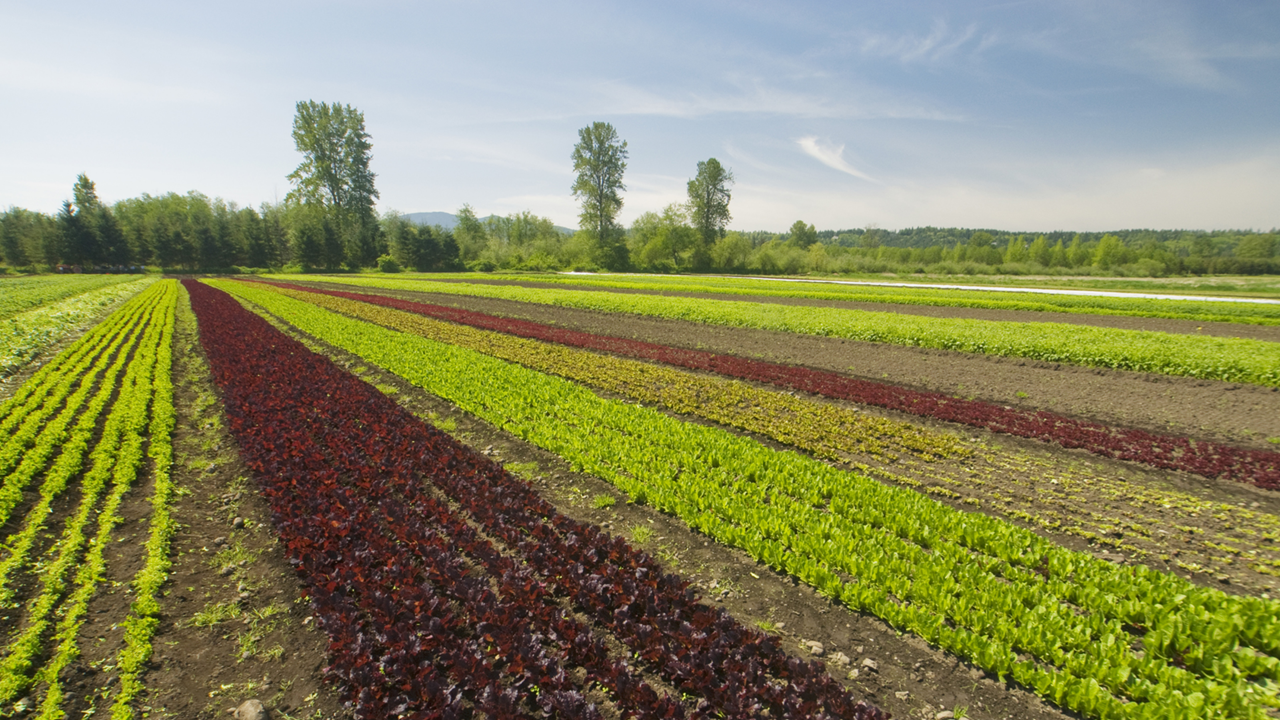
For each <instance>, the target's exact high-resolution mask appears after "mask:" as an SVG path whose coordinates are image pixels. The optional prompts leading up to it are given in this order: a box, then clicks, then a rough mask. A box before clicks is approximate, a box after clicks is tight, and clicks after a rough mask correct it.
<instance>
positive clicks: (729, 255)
mask: <svg viewBox="0 0 1280 720" xmlns="http://www.w3.org/2000/svg"><path fill="white" fill-rule="evenodd" d="M72 196H73V199H71V200H68V201H67V202H66V203H64V204H63V206H62V209H61V210H60V211H59V212H58V213H57V214H55V215H52V216H51V215H48V214H45V213H41V212H38V211H33V210H27V209H23V208H18V207H10V208H9V209H8V210H7V211H4V212H3V213H0V256H3V260H4V263H5V265H6V266H7V267H8V268H10V269H14V270H17V269H21V270H41V269H43V270H56V269H57V268H58V267H59V266H61V267H63V268H64V269H67V268H74V267H79V268H81V269H84V270H93V269H94V268H101V269H104V270H105V269H109V268H129V267H135V266H151V267H158V268H161V269H164V270H174V271H183V272H193V271H197V270H200V271H223V272H234V271H248V270H251V269H274V270H285V271H297V272H305V271H312V270H317V271H319V270H327V271H343V270H346V271H356V270H360V269H368V268H378V269H381V270H383V271H397V270H417V271H425V272H429V271H446V270H461V269H464V268H465V269H471V270H480V271H488V270H593V269H602V267H603V263H601V262H599V257H598V254H597V248H596V244H595V238H594V237H592V236H590V234H588V233H584V232H581V231H579V232H578V233H573V234H567V233H564V232H563V231H562V230H560V229H557V228H556V226H555V223H553V222H552V221H551V220H550V219H548V218H544V217H539V216H537V215H535V214H533V213H531V212H528V211H526V212H520V213H513V214H510V215H506V216H489V217H487V218H478V217H477V216H476V214H475V212H474V211H473V210H472V209H471V208H470V207H469V206H464V207H463V208H461V209H460V210H459V211H458V212H457V218H458V222H457V225H456V226H454V227H453V228H443V227H441V226H438V225H437V226H428V225H418V224H415V223H413V222H411V221H410V220H408V219H406V218H405V217H404V216H403V215H402V214H400V213H397V212H388V213H384V214H383V215H382V217H381V218H379V219H378V221H377V226H376V230H375V231H373V232H372V233H370V235H371V236H372V237H371V242H365V243H358V242H356V241H355V239H354V238H353V237H351V235H352V234H351V233H349V232H344V231H343V227H342V224H341V223H339V222H337V221H335V219H334V218H333V217H332V216H331V215H330V214H328V213H326V212H324V210H323V209H322V208H319V207H317V206H315V205H310V204H306V203H295V202H290V201H288V200H286V201H285V202H281V203H276V204H272V203H263V204H261V205H260V206H258V207H257V208H254V207H240V206H238V205H237V204H236V203H234V202H227V201H225V200H223V199H221V198H209V197H208V196H206V195H203V194H201V193H199V192H189V193H187V194H185V195H179V194H177V193H168V194H165V195H160V196H152V195H145V194H144V195H141V196H138V197H134V198H129V199H126V200H121V201H119V202H116V203H114V204H110V205H108V204H106V203H103V202H102V201H101V200H99V198H98V195H97V191H96V188H95V186H94V183H93V182H92V181H91V180H89V178H87V177H85V176H83V175H82V176H80V178H78V179H77V181H76V183H75V185H74V187H73V188H72ZM621 235H622V237H621V239H622V240H623V241H624V242H625V245H626V249H627V259H628V261H629V262H628V265H627V267H626V268H610V269H630V270H636V271H642V272H660V273H663V272H693V271H697V272H713V273H715V272H723V273H755V274H765V275H772V274H810V273H814V274H857V273H885V272H889V273H902V274H912V273H922V274H930V275H991V274H1005V275H1027V274H1052V275H1104V276H1105V275H1110V276H1133V277H1164V276H1173V275H1208V274H1234V275H1266V274H1278V273H1280V258H1278V257H1277V249H1280V247H1278V246H1280V243H1278V242H1277V235H1276V232H1275V231H1274V230H1273V231H1271V232H1254V231H1248V230H1240V231H1236V230H1216V231H1170V230H1161V231H1157V230H1123V231H1113V232H1106V233H1075V232H1054V233H1044V234H1039V233H1037V234H1031V233H1018V232H1006V231H1001V230H991V229H979V230H975V229H964V228H935V227H925V228H906V229H903V230H898V231H893V230H883V229H879V228H875V227H868V228H858V229H852V230H822V231H819V230H816V229H815V228H814V227H813V226H812V225H808V224H806V223H804V222H801V221H797V222H796V223H795V225H793V226H792V227H791V228H790V230H789V231H788V232H785V233H771V232H763V231H757V232H739V231H732V230H731V231H728V232H726V233H724V234H723V235H722V236H721V237H719V238H716V239H715V240H714V241H712V242H710V243H706V242H704V241H703V238H702V236H701V235H700V234H699V233H698V232H697V231H696V230H695V228H694V227H693V225H692V224H691V222H690V219H689V217H688V212H687V210H686V209H685V208H684V207H682V206H681V205H678V204H673V205H670V206H668V207H667V208H666V209H664V210H663V211H662V212H661V213H657V212H648V213H644V214H642V215H641V216H640V217H638V218H637V219H636V220H635V221H634V222H633V223H632V224H631V226H630V227H629V228H625V229H624V230H623V232H622V233H621Z"/></svg>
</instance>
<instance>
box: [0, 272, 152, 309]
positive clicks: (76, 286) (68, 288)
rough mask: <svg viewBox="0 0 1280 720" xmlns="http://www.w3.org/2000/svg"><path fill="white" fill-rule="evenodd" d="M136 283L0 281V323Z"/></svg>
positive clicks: (119, 278) (116, 278) (72, 278)
mask: <svg viewBox="0 0 1280 720" xmlns="http://www.w3.org/2000/svg"><path fill="white" fill-rule="evenodd" d="M137 279H138V276H137V275H38V276H36V277H30V278H21V279H16V280H0V319H4V318H7V317H9V316H11V315H16V314H17V313H20V312H22V311H24V310H29V309H31V308H34V307H37V306H40V305H44V304H45V303H51V302H54V301H57V300H61V299H62V298H65V297H71V296H72V295H79V294H80V293H85V292H89V291H91V290H96V289H98V288H100V287H107V286H110V285H118V284H120V283H122V282H128V281H131V280H137Z"/></svg>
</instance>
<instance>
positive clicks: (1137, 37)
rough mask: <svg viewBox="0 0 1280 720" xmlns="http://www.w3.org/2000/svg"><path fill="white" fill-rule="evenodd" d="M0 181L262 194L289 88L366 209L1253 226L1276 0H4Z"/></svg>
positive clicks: (1276, 113)
mask: <svg viewBox="0 0 1280 720" xmlns="http://www.w3.org/2000/svg"><path fill="white" fill-rule="evenodd" d="M0 27H3V28H4V36H5V40H4V42H3V43H0V207H9V206H18V207H25V208H28V209H31V210H39V211H42V212H46V213H54V212H56V211H57V210H58V208H59V207H60V206H61V204H62V202H63V201H64V200H66V199H68V198H70V196H71V187H72V185H73V184H74V182H75V179H76V176H77V175H79V174H80V173H85V174H87V175H88V176H89V178H90V179H92V180H93V181H94V182H95V183H96V185H97V190H98V194H99V196H100V197H102V198H103V199H104V200H106V201H108V202H114V201H117V200H121V199H125V198H129V197H134V196H137V195H140V194H142V193H149V194H151V195H161V194H164V193H167V192H178V193H185V192H188V191H193V190H194V191H199V192H202V193H204V194H205V195H208V196H210V197H221V198H224V199H226V200H227V201H229V202H235V203H238V204H239V205H241V206H244V205H254V206H256V205H258V204H260V203H262V202H264V201H267V202H275V201H278V200H281V199H283V198H284V196H285V194H286V193H287V192H288V191H289V189H290V185H289V181H288V179H287V175H288V174H289V173H290V172H292V171H293V170H294V168H296V167H297V165H298V163H299V162H300V160H301V156H300V155H299V154H298V152H297V150H296V148H295V147H294V143H293V139H292V137H291V129H292V123H293V117H294V112H295V107H296V104H297V103H298V102H299V101H305V100H315V101H317V102H336V103H343V104H349V105H351V106H353V107H354V108H356V109H357V110H359V111H360V112H362V113H363V115H364V119H365V127H366V129H367V131H368V133H369V135H370V137H371V140H372V143H373V159H372V163H371V165H372V169H373V171H374V172H375V173H376V174H377V180H376V183H377V189H378V191H379V193H380V198H379V203H378V209H379V211H380V212H387V211H392V210H394V211H399V212H420V211H447V212H455V211H456V210H458V209H459V208H460V207H461V206H462V205H463V204H464V203H468V204H470V205H471V207H472V208H473V209H475V211H476V212H477V214H479V215H481V216H484V215H488V214H490V213H495V214H500V215H505V214H509V213H514V212H520V211H525V210H527V211H531V212H533V213H534V214H537V215H541V216H544V217H549V218H551V219H552V220H554V221H555V222H556V223H557V224H559V225H564V226H568V227H577V225H578V217H577V216H578V212H579V204H578V202H577V200H576V199H575V198H574V197H573V195H572V193H571V191H570V187H571V185H572V184H573V181H574V173H573V164H572V161H571V160H570V154H571V153H572V150H573V146H574V144H575V143H576V142H577V140H578V130H579V129H580V128H583V127H586V126H588V125H590V124H591V123H593V122H596V121H603V122H608V123H610V124H612V125H613V127H614V128H615V129H616V130H617V132H618V135H619V137H621V138H622V139H623V140H625V141H626V142H627V151H628V154H629V157H628V164H627V170H626V174H625V177H624V182H625V184H626V191H625V192H624V193H623V201H624V205H623V208H622V211H621V213H620V216H619V220H620V221H622V222H623V223H624V224H628V225H629V224H630V223H631V222H632V221H633V220H634V219H635V218H636V217H637V216H639V215H640V214H641V213H644V212H649V211H655V212H660V211H661V210H662V209H663V208H664V207H665V206H667V205H668V204H670V203H674V202H681V201H683V200H685V198H686V185H687V183H688V181H689V180H690V179H691V178H692V177H693V176H694V174H695V173H696V172H697V163H698V162H699V161H704V160H706V159H708V158H712V157H714V158H716V159H718V160H719V161H720V162H721V164H722V165H724V166H726V167H728V168H729V169H731V171H732V172H733V175H734V178H735V183H734V185H733V187H732V193H733V194H732V201H731V204H730V212H731V213H732V215H733V219H732V221H731V222H730V228H731V229H737V230H769V231H774V232H781V231H785V230H786V229H787V228H789V227H790V226H791V225H792V223H794V222H795V221H796V220H803V221H805V222H807V223H810V224H813V225H815V226H816V227H817V228H818V229H833V230H834V229H847V228H859V227H871V226H875V227H880V228H885V229H893V230H896V229H901V228H906V227H922V226H928V225H932V226H937V227H970V228H992V229H1000V230H1011V231H1027V232H1034V231H1051V230H1076V231H1101V230H1115V229H1128V228H1154V229H1206V230H1210V229H1257V230H1267V229H1271V228H1275V227H1278V226H1280V2H1277V0H1254V1H1241V2H1184V1H1183V0H1158V1H1157V0H1153V1H1150V2H1147V1H1132V2H1130V1H1126V0H1102V1H1097V2H1094V1H1085V0H1081V1H1073V0H1059V1H1056V2H969V1H964V0H950V1H938V2H913V1H910V0H906V1H903V2H894V3H879V2H875V3H873V2H848V1H846V2H802V1H800V2H797V1H792V2H786V3H782V2H776V3H762V2H751V1H750V0H735V1H733V2H714V1H710V2H704V1H700V0H683V1H682V2H664V1H662V0H658V1H655V2H642V3H638V2H554V1H553V2H483V1H479V2H477V1H469V2H456V3H455V2H396V1H392V0H365V1H362V2H324V1H312V2H300V1H299V2H277V1H275V0H258V1H257V2H252V3H250V2H241V1H239V0H230V1H227V2H218V3H185V2H171V1H170V2H154V3H139V2H101V1H99V2H79V3H76V2H58V1H57V0H46V1H45V2H41V3H34V2H10V1H8V0H0Z"/></svg>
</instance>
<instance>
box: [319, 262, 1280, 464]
mask: <svg viewBox="0 0 1280 720" xmlns="http://www.w3.org/2000/svg"><path fill="white" fill-rule="evenodd" d="M305 284H315V285H318V286H322V287H327V288H332V289H338V290H343V291H352V290H355V291H357V292H377V293H380V294H384V295H392V296H396V297H403V298H406V299H410V300H416V301H418V302H428V303H435V304H439V305H449V306H453V307H460V308H466V309H468V310H475V311H479V312H485V313H491V314H494V315H503V316H507V317H516V318H522V319H527V320H533V321H536V322H543V323H551V324H556V325H559V326H561V327H566V328H571V329H574V330H582V331H585V332H592V333H598V334H601V335H610V336H614V337H622V338H633V339H637V340H644V341H647V342H656V343H663V344H667V345H672V346H676V347H686V348H696V349H699V350H708V351H712V352H720V353H727V354H733V355H740V356H743V357H751V358H758V359H762V360H768V361H771V362H781V363H789V364H794V365H802V366H806V367H812V368H816V369H820V370H827V371H833V372H839V373H842V374H846V375H850V376H854V377H861V378H866V379H870V380H879V381H886V382H891V383H895V384H898V385H904V386H907V387H911V388H915V389H921V390H930V391H935V392H943V393H947V394H951V395H956V396H959V397H965V398H975V399H980V400H986V401H989V402H995V403H1000V404H1002V405H1008V406H1011V407H1021V408H1026V409H1033V410H1035V409H1042V410H1050V411H1053V412H1056V413H1061V414H1064V415H1069V416H1072V417H1078V418H1085V419H1090V420H1095V421H1098V422H1103V423H1107V424H1111V425H1121V426H1126V427H1137V428H1143V429H1146V430H1151V431H1156V432H1161V433H1169V434H1177V435H1185V436H1188V437H1192V438H1196V439H1203V440H1213V441H1217V442H1226V443H1230V444H1233V445H1239V446H1242V447H1252V448H1258V449H1265V450H1275V449H1276V448H1277V446H1276V445H1275V444H1273V443H1269V442H1268V441H1267V439H1268V438H1277V437H1280V392H1277V391H1275V390H1273V389H1270V388H1263V387H1260V386H1256V385H1241V384H1233V383H1224V382H1219V381H1213V380H1199V379H1195V378H1183V377H1172V376H1166V375H1152V374H1145V373H1136V372H1129V371H1123V370H1108V369H1102V368H1084V367H1078V366H1074V365H1062V364H1055V363H1044V362H1040V361H1036V360H1027V359H1021V358H1002V357H994V356H988V355H974V354H970V353H959V352H951V351H946V350H932V349H924V348H909V347H901V346H896V345H886V344H882V343H869V342H861V341H856V340H844V339H840V338H824V337H818V336H811V335H796V334H791V333H783V332H776V331H771V330H755V329H750V328H733V327H723V326H714V325H703V324H698V323H690V322H685V321H680V320H666V319H660V318H647V317H641V316H638V315H625V314H618V313H603V312H596V311H591V310H578V309H572V308H562V307H554V306H550V305H535V304H532V303H521V302H515V301H511V300H498V299H491V298H479V297H468V296H459V295H445V294H432V293H419V292H408V291H394V290H374V289H371V288H353V287H351V286H348V285H336V284H326V283H305Z"/></svg>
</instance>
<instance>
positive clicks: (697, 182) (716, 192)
mask: <svg viewBox="0 0 1280 720" xmlns="http://www.w3.org/2000/svg"><path fill="white" fill-rule="evenodd" d="M730 185H733V171H731V170H729V169H728V168H725V167H723V166H721V165H720V161H719V160H716V159H715V158H710V159H709V160H707V161H706V162H700V163H698V174H697V175H696V176H694V178H693V179H692V180H690V181H689V185H688V192H689V219H690V220H691V221H692V222H693V227H694V228H695V229H696V230H697V231H698V235H699V237H700V239H701V243H700V244H699V245H698V246H697V248H696V250H695V251H694V253H693V262H692V263H691V265H692V267H693V269H695V270H706V269H707V268H708V267H709V266H710V264H711V247H712V245H714V244H715V242H716V241H717V240H719V239H720V238H722V237H724V230H725V227H726V226H727V225H728V224H729V220H730V219H732V216H731V215H730V214H729V199H730V195H731V193H730V191H729V186H730Z"/></svg>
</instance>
